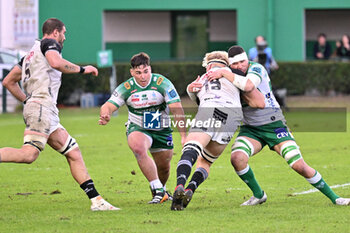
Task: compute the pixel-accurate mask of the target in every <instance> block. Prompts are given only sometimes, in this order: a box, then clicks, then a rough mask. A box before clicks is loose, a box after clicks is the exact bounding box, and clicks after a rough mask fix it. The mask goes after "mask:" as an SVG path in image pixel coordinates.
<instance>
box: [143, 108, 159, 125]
mask: <svg viewBox="0 0 350 233" xmlns="http://www.w3.org/2000/svg"><path fill="white" fill-rule="evenodd" d="M161 115H162V114H161V113H159V110H157V111H156V112H144V113H143V128H145V129H160V128H161Z"/></svg>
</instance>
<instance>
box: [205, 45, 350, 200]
mask: <svg viewBox="0 0 350 233" xmlns="http://www.w3.org/2000/svg"><path fill="white" fill-rule="evenodd" d="M228 54H229V60H230V67H231V69H233V70H236V71H237V70H238V71H239V74H240V75H236V74H233V73H232V72H226V73H222V72H219V73H216V74H215V73H213V74H211V79H215V78H218V77H222V76H224V77H225V78H227V79H229V80H230V81H232V82H233V83H234V84H235V85H236V86H238V87H240V89H243V88H244V86H245V85H246V84H245V83H246V82H247V80H248V79H249V80H250V81H252V82H253V83H254V84H255V86H256V88H257V89H258V90H259V91H260V92H261V93H262V94H263V96H264V101H265V108H264V109H258V108H252V107H250V106H248V105H244V104H243V106H242V110H243V116H244V120H243V126H242V127H241V129H240V132H239V134H238V136H237V138H236V141H235V143H234V145H233V146H232V153H231V163H232V165H233V167H234V168H235V170H236V173H237V174H238V175H239V177H240V178H241V179H242V180H243V181H244V182H245V183H246V184H247V185H248V186H249V188H250V189H251V190H252V192H253V196H252V197H251V198H250V199H249V200H248V201H246V202H244V203H242V205H243V206H246V205H257V204H262V203H264V202H265V201H266V200H267V196H266V193H265V192H264V191H263V190H262V189H261V187H260V186H259V184H258V182H257V181H256V179H255V176H254V173H253V171H252V169H251V168H250V167H249V165H248V160H249V158H250V157H251V156H253V155H255V154H257V153H258V152H259V151H261V149H262V148H263V147H264V146H265V145H268V146H269V147H270V149H271V150H274V151H276V152H277V153H278V154H280V155H281V156H282V157H283V158H284V159H285V160H286V162H287V163H288V164H289V166H290V167H291V168H293V169H294V170H295V171H296V172H298V173H299V174H300V175H302V176H303V177H305V179H306V180H307V181H308V182H309V183H310V184H311V185H312V186H314V187H315V188H317V189H318V190H320V191H321V192H322V193H323V194H324V195H326V196H327V197H328V198H329V199H330V200H331V201H332V202H333V203H334V204H336V205H350V198H341V197H339V196H338V195H337V194H335V193H334V192H333V190H332V189H331V188H330V187H329V186H328V184H327V183H326V182H325V181H324V180H323V178H322V176H321V174H320V173H319V172H317V171H316V170H315V169H313V168H312V167H310V166H309V165H308V164H306V162H305V161H304V159H303V158H302V156H301V152H300V150H299V146H298V145H297V144H296V142H295V140H294V137H293V135H292V134H291V132H290V131H289V128H288V127H287V125H286V121H285V119H284V116H283V114H282V111H281V109H280V106H279V104H278V103H277V101H276V98H275V97H274V95H273V93H272V86H271V81H270V78H269V76H268V73H267V71H266V69H265V68H264V67H263V66H262V65H260V64H258V63H254V62H249V61H248V57H247V54H246V53H245V51H244V50H243V48H242V47H240V46H232V47H231V48H230V49H229V51H228ZM242 75H243V76H242ZM244 76H245V77H244ZM211 79H210V80H211ZM242 96H243V97H245V98H247V97H249V93H243V95H242Z"/></svg>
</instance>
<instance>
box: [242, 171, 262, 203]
mask: <svg viewBox="0 0 350 233" xmlns="http://www.w3.org/2000/svg"><path fill="white" fill-rule="evenodd" d="M236 172H237V174H238V176H239V177H240V178H241V179H242V180H243V181H244V183H246V184H247V185H248V187H249V188H250V190H252V192H253V195H254V197H256V198H259V199H260V198H262V197H263V196H264V192H263V191H262V189H261V188H260V186H259V184H258V181H256V179H255V176H254V172H253V170H252V169H251V168H250V167H249V165H248V166H247V167H246V168H244V169H243V170H241V171H236Z"/></svg>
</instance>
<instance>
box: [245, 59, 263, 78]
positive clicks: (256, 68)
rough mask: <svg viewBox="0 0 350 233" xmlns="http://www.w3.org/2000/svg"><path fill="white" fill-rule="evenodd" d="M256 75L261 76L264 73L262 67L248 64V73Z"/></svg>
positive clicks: (257, 64)
mask: <svg viewBox="0 0 350 233" xmlns="http://www.w3.org/2000/svg"><path fill="white" fill-rule="evenodd" d="M251 72H253V73H257V74H260V75H261V74H263V73H264V72H266V70H265V68H264V66H262V65H261V64H259V63H257V62H252V61H250V62H249V68H248V73H251Z"/></svg>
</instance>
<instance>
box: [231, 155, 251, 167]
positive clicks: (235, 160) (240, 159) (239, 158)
mask: <svg viewBox="0 0 350 233" xmlns="http://www.w3.org/2000/svg"><path fill="white" fill-rule="evenodd" d="M231 164H232V166H233V167H235V168H236V167H241V166H243V165H245V164H248V157H247V155H246V154H245V153H243V152H241V151H236V152H233V153H232V154H231Z"/></svg>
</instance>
